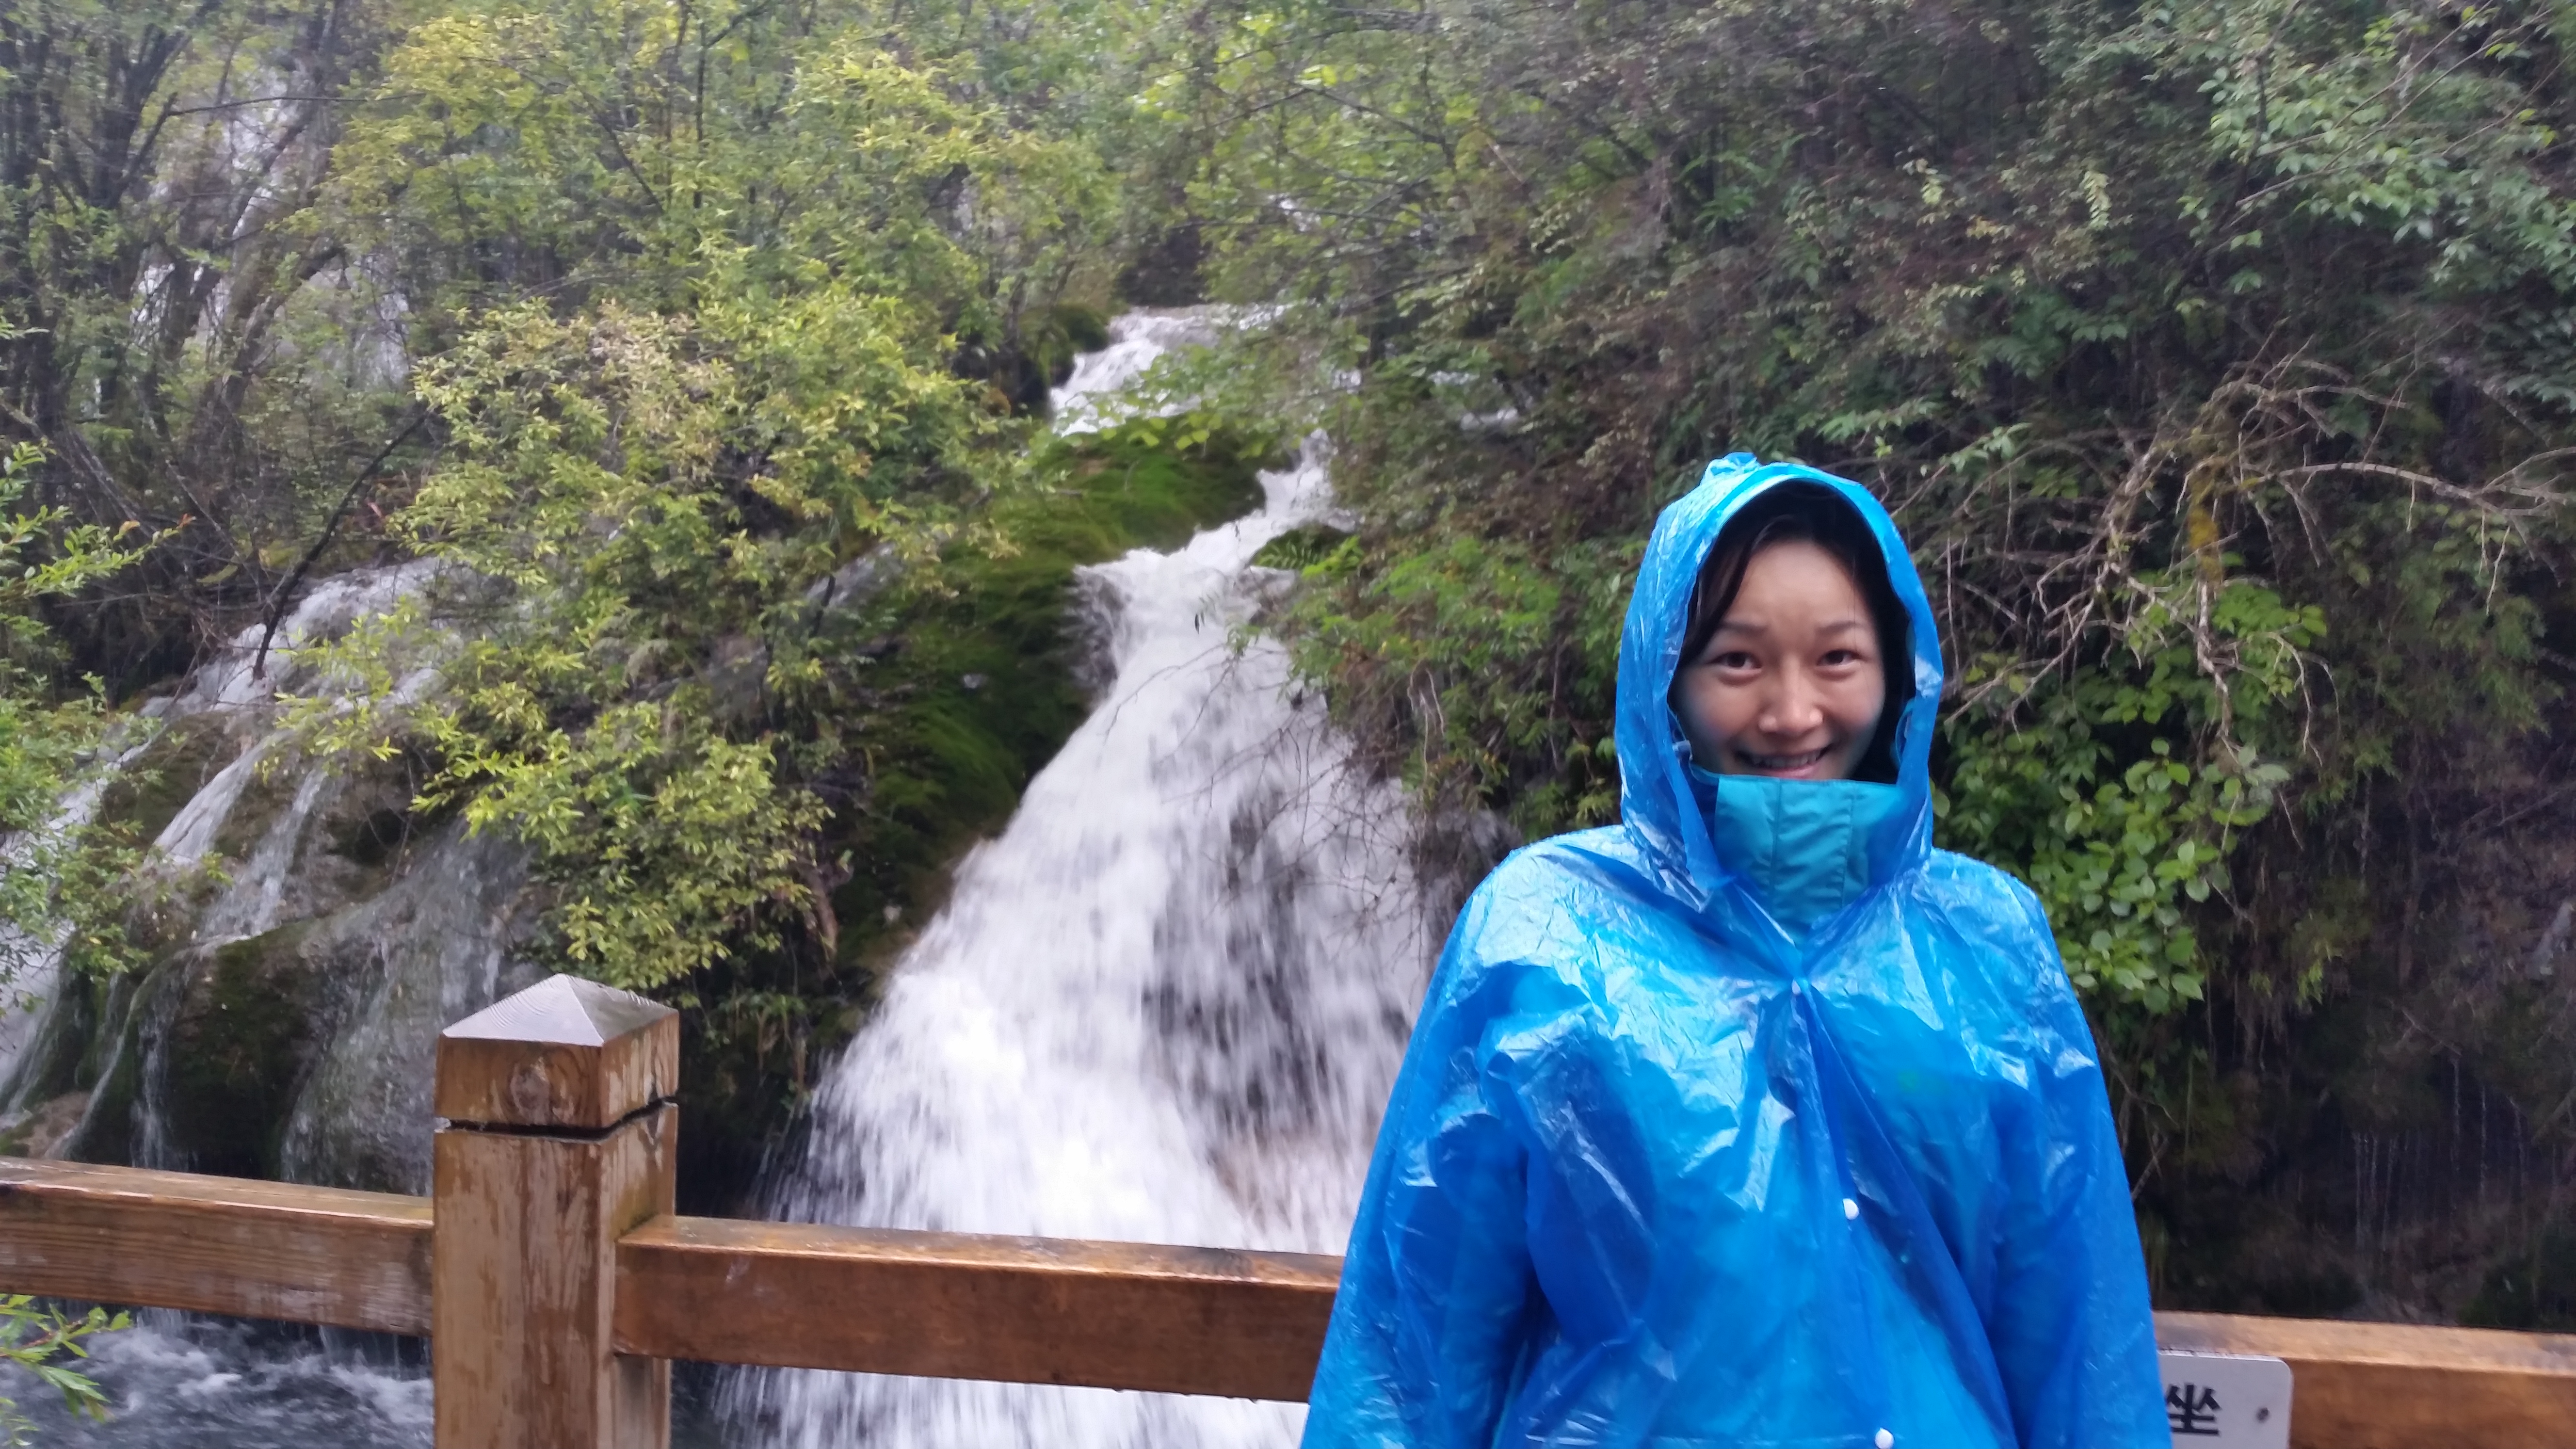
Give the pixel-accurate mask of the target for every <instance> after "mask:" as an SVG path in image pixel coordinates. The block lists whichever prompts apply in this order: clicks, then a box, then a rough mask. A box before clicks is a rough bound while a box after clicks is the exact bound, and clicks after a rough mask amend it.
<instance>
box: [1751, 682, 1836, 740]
mask: <svg viewBox="0 0 2576 1449" xmlns="http://www.w3.org/2000/svg"><path fill="white" fill-rule="evenodd" d="M1824 722H1825V711H1824V706H1823V705H1822V704H1821V703H1819V702H1818V701H1817V699H1816V692H1815V690H1814V689H1812V688H1810V687H1809V686H1808V684H1807V682H1806V681H1805V680H1803V679H1800V678H1798V677H1797V676H1795V675H1791V676H1790V677H1788V678H1786V679H1783V680H1781V681H1780V684H1779V690H1778V692H1777V693H1775V694H1774V695H1772V696H1771V707H1770V708H1769V709H1766V710H1764V711H1763V712H1762V720H1761V723H1762V730H1763V733H1765V734H1771V735H1779V736H1781V737H1783V738H1790V737H1795V736H1798V735H1803V734H1806V733H1808V732H1809V731H1811V730H1813V729H1815V727H1816V726H1818V725H1820V724H1823V723H1824Z"/></svg>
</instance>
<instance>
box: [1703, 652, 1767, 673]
mask: <svg viewBox="0 0 2576 1449" xmlns="http://www.w3.org/2000/svg"><path fill="white" fill-rule="evenodd" d="M1708 662H1709V663H1710V664H1712V665H1715V666H1716V667H1717V668H1720V669H1752V668H1755V667H1756V664H1755V661H1754V658H1753V656H1752V655H1750V654H1747V653H1745V652H1744V651H1743V650H1741V649H1729V650H1727V651H1726V652H1724V653H1722V654H1717V655H1713V656H1711V657H1710V659H1709V661H1708Z"/></svg>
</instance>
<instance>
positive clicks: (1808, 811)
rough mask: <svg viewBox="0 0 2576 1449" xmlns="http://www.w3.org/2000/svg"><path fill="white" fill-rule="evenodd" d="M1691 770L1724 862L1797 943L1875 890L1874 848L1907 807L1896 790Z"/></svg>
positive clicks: (1695, 794) (1863, 784)
mask: <svg viewBox="0 0 2576 1449" xmlns="http://www.w3.org/2000/svg"><path fill="white" fill-rule="evenodd" d="M1688 768H1689V770H1690V780H1691V794H1692V796H1693V798H1694V800H1695V801H1696V803H1697V804H1698V805H1699V808H1700V817H1701V819H1702V820H1704V821H1705V822H1706V823H1707V826H1708V833H1709V840H1710V843H1711V844H1713V845H1714V846H1716V848H1717V858H1718V859H1720V860H1722V861H1725V862H1726V863H1727V865H1728V866H1729V867H1730V868H1731V869H1732V870H1733V871H1734V873H1735V876H1736V878H1737V879H1738V880H1740V881H1742V882H1743V884H1744V886H1745V889H1746V890H1747V892H1748V893H1750V894H1751V895H1752V897H1753V899H1754V900H1755V902H1756V903H1758V904H1759V905H1760V906H1761V907H1762V909H1763V911H1764V912H1765V913H1766V914H1768V915H1769V916H1770V917H1771V919H1772V920H1773V921H1775V922H1777V923H1778V924H1779V926H1780V929H1781V930H1783V931H1784V932H1786V933H1787V934H1788V936H1789V939H1790V940H1792V941H1796V942H1800V943H1803V942H1805V940H1806V939H1807V937H1808V935H1809V934H1810V933H1812V932H1813V931H1814V930H1815V928H1816V923H1817V922H1819V921H1822V920H1823V919H1825V918H1826V917H1827V916H1830V915H1832V914H1833V913H1834V912H1836V911H1839V910H1841V909H1842V908H1843V907H1844V906H1847V905H1849V904H1851V903H1852V902H1853V901H1854V900H1856V899H1858V898H1859V896H1860V893H1861V892H1863V891H1865V890H1867V889H1869V886H1870V875H1871V872H1870V845H1871V842H1872V841H1873V840H1875V839H1877V837H1878V832H1879V831H1880V830H1881V829H1882V828H1884V827H1885V826H1886V824H1887V823H1888V822H1889V821H1890V820H1893V819H1895V818H1896V816H1897V815H1898V814H1899V812H1901V811H1903V810H1904V809H1905V806H1906V800H1905V792H1904V791H1902V790H1899V789H1898V788H1897V787H1895V786H1894V785H1873V784H1870V783H1868V782H1866V781H1862V780H1772V779H1765V778H1763V777H1762V776H1759V775H1713V774H1711V773H1709V772H1708V771H1706V770H1703V769H1701V768H1700V767H1699V766H1697V765H1691V766H1689V767H1688Z"/></svg>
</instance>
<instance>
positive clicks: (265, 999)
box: [162, 921, 320, 1177]
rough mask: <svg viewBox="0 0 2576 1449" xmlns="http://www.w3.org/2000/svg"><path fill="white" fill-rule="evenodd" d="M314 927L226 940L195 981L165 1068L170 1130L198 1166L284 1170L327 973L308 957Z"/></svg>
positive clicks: (261, 1173) (231, 1172)
mask: <svg viewBox="0 0 2576 1449" xmlns="http://www.w3.org/2000/svg"><path fill="white" fill-rule="evenodd" d="M313 924H314V923H313V922H310V921H303V922H298V923H296V924H294V925H290V926H282V927H280V928H278V929H277V930H274V931H270V932H268V933H267V934H265V935H260V936H253V937H250V938H249V939H247V940H241V941H234V942H231V943H229V944H227V945H223V946H219V947H217V948H215V951H214V955H213V958H212V960H211V961H209V962H207V963H206V965H205V966H203V967H202V968H200V970H199V972H198V973H196V978H195V979H194V980H193V981H192V982H190V983H189V990H188V998H187V1000H186V1001H185V1003H183V1005H182V1006H181V1008H180V1011H179V1015H178V1018H177V1020H176V1021H175V1022H174V1023H173V1024H172V1027H171V1031H170V1035H169V1039H168V1041H167V1043H166V1045H165V1048H164V1050H165V1053H166V1058H165V1061H164V1064H163V1068H162V1070H163V1073H164V1079H165V1083H166V1085H167V1088H168V1100H167V1102H166V1103H165V1105H164V1110H165V1113H166V1117H167V1120H166V1123H165V1127H166V1130H167V1131H168V1134H169V1137H170V1140H171V1142H172V1144H173V1145H175V1146H177V1147H178V1148H179V1149H180V1151H182V1152H183V1153H185V1154H186V1156H187V1159H188V1163H189V1166H190V1167H191V1168H192V1169H194V1170H195V1171H199V1172H213V1173H222V1174H225V1175H227V1176H233V1177H275V1176H276V1175H277V1169H278V1148H279V1144H280V1142H281V1141H282V1139H283V1137H284V1133H285V1129H286V1119H287V1116H288V1114H289V1113H290V1112H291V1111H292V1110H293V1107H294V1104H295V1090H296V1087H297V1085H298V1083H299V1082H300V1081H301V1080H302V1078H303V1075H304V1069H305V1066H306V1065H307V1059H308V1057H309V1056H310V1055H311V1051H312V1046H313V1039H314V1030H313V1011H314V1007H315V1001H314V996H315V994H316V991H317V989H318V987H319V985H320V975H319V973H317V972H314V971H310V970H307V969H305V966H304V963H303V961H302V959H301V955H300V953H301V951H302V948H303V945H304V940H305V938H306V936H308V935H309V934H310V933H311V931H312V927H313Z"/></svg>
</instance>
